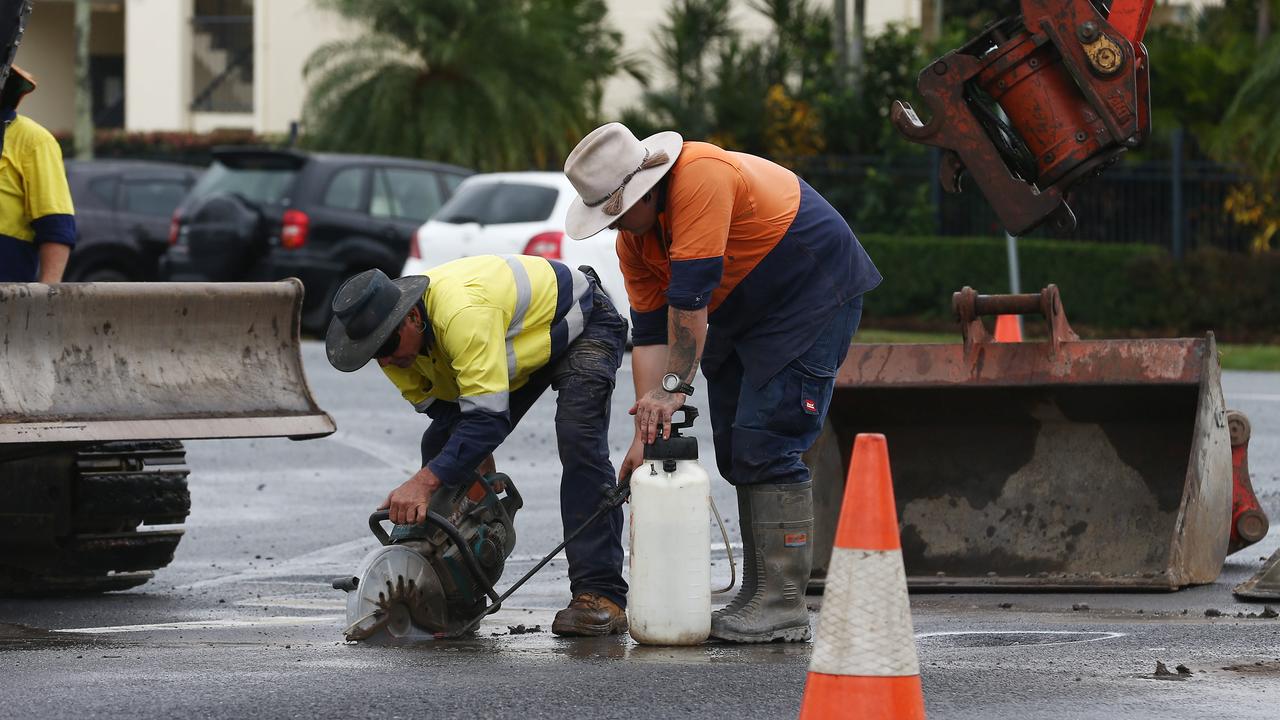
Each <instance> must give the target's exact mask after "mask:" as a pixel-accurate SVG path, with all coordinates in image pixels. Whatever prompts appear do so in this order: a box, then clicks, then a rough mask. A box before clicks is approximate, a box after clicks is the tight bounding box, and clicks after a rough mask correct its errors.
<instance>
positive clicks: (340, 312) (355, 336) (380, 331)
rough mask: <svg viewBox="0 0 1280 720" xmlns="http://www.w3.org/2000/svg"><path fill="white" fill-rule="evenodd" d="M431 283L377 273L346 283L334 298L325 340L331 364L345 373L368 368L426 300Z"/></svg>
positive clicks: (418, 277) (369, 272)
mask: <svg viewBox="0 0 1280 720" xmlns="http://www.w3.org/2000/svg"><path fill="white" fill-rule="evenodd" d="M430 282H431V281H430V279H429V278H427V276H425V275H409V276H406V277H402V278H398V279H396V280H392V279H391V278H389V277H387V276H386V273H384V272H382V271H381V270H377V269H374V270H365V271H364V272H362V273H360V274H359V275H353V276H352V277H350V278H349V279H347V281H346V282H344V283H342V287H340V288H338V292H337V294H336V295H334V298H333V306H332V310H333V319H332V320H330V321H329V332H328V333H327V334H326V335H325V338H324V349H325V352H326V353H327V354H328V356H329V364H330V365H332V366H334V367H335V368H337V369H339V370H341V371H342V372H355V371H356V370H359V369H360V368H362V367H364V365H365V363H367V362H369V360H370V359H371V358H372V357H373V354H374V353H375V352H377V351H378V347H379V346H381V345H382V343H384V342H386V341H387V338H389V337H391V333H393V332H395V331H396V329H397V328H399V327H400V322H401V321H402V320H404V318H405V316H406V315H408V314H409V310H411V309H412V308H413V306H414V304H416V303H417V302H418V301H419V300H421V299H422V296H423V293H425V292H426V291H427V285H429V284H430Z"/></svg>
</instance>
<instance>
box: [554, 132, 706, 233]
mask: <svg viewBox="0 0 1280 720" xmlns="http://www.w3.org/2000/svg"><path fill="white" fill-rule="evenodd" d="M640 144H641V145H643V146H644V147H645V148H646V149H647V150H648V151H649V152H650V153H659V152H665V153H666V154H667V157H668V158H670V159H669V160H668V161H667V163H666V164H664V165H659V166H658V167H653V168H649V169H648V170H641V171H639V172H637V173H636V174H635V175H634V176H633V177H632V178H631V181H630V182H628V183H627V186H626V187H625V188H623V190H622V212H621V213H618V214H617V215H609V214H606V213H605V211H604V205H603V204H600V205H597V206H595V207H590V206H588V205H587V204H586V203H585V202H583V201H582V198H581V197H576V198H574V199H573V201H572V202H571V203H569V213H568V216H567V217H566V218H565V233H566V234H568V236H569V237H571V238H573V239H574V240H583V239H586V238H589V237H591V236H592V235H595V234H596V233H598V232H600V231H601V230H604V229H605V228H607V227H609V225H610V224H611V223H613V222H614V221H615V220H617V219H618V218H619V217H621V216H622V214H623V213H625V212H626V211H628V210H630V209H631V206H632V205H635V204H636V202H638V201H639V200H640V198H642V197H644V194H645V193H647V192H649V191H650V190H652V189H653V186H654V185H657V184H658V182H659V181H660V180H662V178H663V177H665V176H666V174H667V173H668V172H670V171H671V168H672V167H674V166H675V164H676V158H677V157H679V156H680V149H681V148H682V147H683V146H684V138H683V137H681V136H680V133H678V132H674V131H670V130H668V131H666V132H660V133H658V134H656V135H650V136H649V137H647V138H645V139H644V140H641V141H640ZM592 199H593V200H594V199H595V198H592Z"/></svg>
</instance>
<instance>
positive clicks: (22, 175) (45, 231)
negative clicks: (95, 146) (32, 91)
mask: <svg viewBox="0 0 1280 720" xmlns="http://www.w3.org/2000/svg"><path fill="white" fill-rule="evenodd" d="M4 121H5V124H6V126H5V131H4V151H3V152H0V282H34V281H35V280H36V277H37V272H38V269H39V264H40V263H39V259H40V254H39V250H38V247H39V246H40V245H43V244H44V243H47V242H55V243H61V244H63V245H68V246H74V245H75V244H76V221H75V209H74V208H73V207H72V204H71V191H70V189H69V188H68V187H67V173H66V169H65V168H64V166H63V163H62V149H61V148H59V147H58V141H57V140H55V139H54V137H53V135H52V134H50V133H49V131H48V130H45V129H44V128H43V127H40V125H39V124H38V123H36V122H35V121H34V120H31V119H30V118H27V117H24V116H22V115H17V114H15V113H13V111H10V112H9V116H8V117H6V118H5V119H4Z"/></svg>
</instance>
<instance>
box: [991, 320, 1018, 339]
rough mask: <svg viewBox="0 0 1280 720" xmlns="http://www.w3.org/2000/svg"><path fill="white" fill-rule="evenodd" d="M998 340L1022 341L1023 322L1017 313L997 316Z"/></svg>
mask: <svg viewBox="0 0 1280 720" xmlns="http://www.w3.org/2000/svg"><path fill="white" fill-rule="evenodd" d="M996 342H1003V343H1015V342H1022V323H1020V322H1018V316H1017V315H1000V316H998V317H996Z"/></svg>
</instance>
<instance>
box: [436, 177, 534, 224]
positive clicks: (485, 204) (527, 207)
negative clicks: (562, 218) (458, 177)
mask: <svg viewBox="0 0 1280 720" xmlns="http://www.w3.org/2000/svg"><path fill="white" fill-rule="evenodd" d="M557 197H558V192H557V191H556V189H555V188H550V187H545V186H542V185H526V184H522V183H506V182H504V183H476V184H474V185H465V184H464V185H463V186H462V187H460V188H458V192H457V193H456V194H455V195H454V196H453V197H452V198H450V199H449V201H448V202H446V203H445V204H444V205H443V206H442V207H441V208H440V211H439V212H437V213H436V214H435V216H434V217H432V218H431V219H432V220H439V221H440V222H446V223H452V224H454V225H461V224H463V223H480V224H481V225H503V224H508V223H526V222H541V221H543V220H546V219H548V218H550V217H551V213H552V211H553V210H555V207H556V199H557Z"/></svg>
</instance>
